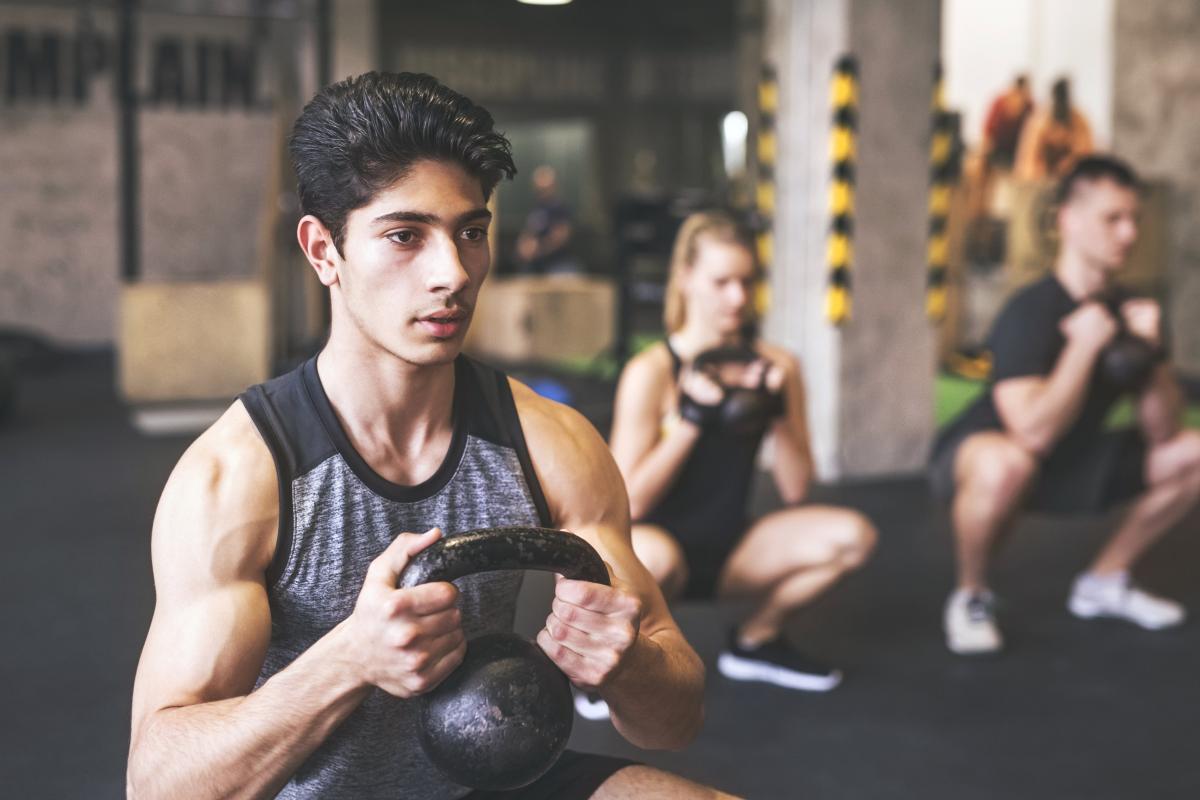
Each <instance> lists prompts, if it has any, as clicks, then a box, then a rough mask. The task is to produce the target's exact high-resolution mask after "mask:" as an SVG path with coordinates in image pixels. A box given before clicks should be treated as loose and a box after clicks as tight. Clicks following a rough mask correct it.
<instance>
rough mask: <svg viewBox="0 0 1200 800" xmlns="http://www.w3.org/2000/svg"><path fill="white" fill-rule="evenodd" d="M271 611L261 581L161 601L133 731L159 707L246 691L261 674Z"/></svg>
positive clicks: (141, 671)
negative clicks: (164, 601) (165, 601)
mask: <svg viewBox="0 0 1200 800" xmlns="http://www.w3.org/2000/svg"><path fill="white" fill-rule="evenodd" d="M270 636H271V614H270V609H269V607H268V603H267V594H266V589H265V588H264V586H263V585H262V584H261V583H255V582H252V581H241V580H239V581H235V582H232V583H229V584H226V585H223V586H218V587H213V588H212V589H211V590H210V591H206V592H204V593H202V594H200V595H198V596H194V597H188V598H178V599H176V600H173V601H171V602H167V603H160V604H159V607H158V608H157V609H155V612H154V619H153V621H152V622H151V624H150V633H149V634H148V636H147V637H146V645H145V647H144V648H143V650H142V658H141V662H140V663H139V665H138V675H137V681H136V684H135V691H134V726H135V729H136V727H137V725H138V724H139V722H140V720H141V719H143V718H144V717H145V716H147V715H149V714H153V713H154V712H156V711H159V710H162V709H164V708H173V707H179V706H189V705H195V704H198V703H207V702H211V701H214V700H224V699H227V698H230V697H238V696H242V695H246V694H249V693H250V691H251V690H252V689H253V688H254V684H255V681H256V680H257V678H258V674H259V672H260V670H261V669H262V663H263V659H264V657H265V655H266V651H267V645H268V643H269V641H270Z"/></svg>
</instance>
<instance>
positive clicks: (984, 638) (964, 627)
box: [942, 589, 1004, 656]
mask: <svg viewBox="0 0 1200 800" xmlns="http://www.w3.org/2000/svg"><path fill="white" fill-rule="evenodd" d="M942 623H943V625H944V627H945V631H946V647H948V648H950V651H951V652H954V653H957V654H958V655H960V656H976V655H984V654H988V653H998V652H999V651H1000V650H1001V649H1002V648H1003V647H1004V639H1003V637H1001V635H1000V628H999V626H998V625H996V597H995V595H993V594H992V593H991V592H989V591H987V590H986V589H985V590H982V591H972V590H970V589H958V590H956V591H955V592H954V593H953V594H951V595H950V597H949V599H947V600H946V610H945V612H944V613H943V616H942Z"/></svg>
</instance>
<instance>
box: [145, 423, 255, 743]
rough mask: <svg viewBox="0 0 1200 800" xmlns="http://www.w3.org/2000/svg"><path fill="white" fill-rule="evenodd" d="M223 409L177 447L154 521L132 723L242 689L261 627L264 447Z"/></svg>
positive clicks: (249, 684)
mask: <svg viewBox="0 0 1200 800" xmlns="http://www.w3.org/2000/svg"><path fill="white" fill-rule="evenodd" d="M248 424H249V420H248V418H245V417H244V412H241V411H240V410H239V409H236V408H235V409H232V410H231V412H229V413H228V414H227V415H226V416H225V417H223V418H222V420H221V421H219V422H218V423H217V424H216V425H215V426H214V428H213V429H210V430H209V431H208V432H206V433H205V434H204V435H203V436H201V438H200V439H199V440H197V442H196V443H194V444H193V445H192V447H191V448H189V450H188V452H187V453H185V454H184V456H183V458H182V459H181V460H180V463H179V464H178V465H177V466H176V468H175V470H174V472H172V474H171V477H170V479H169V480H168V481H167V485H166V487H165V489H164V490H163V495H162V498H161V500H160V501H159V506H158V510H157V512H156V514H155V519H154V530H153V535H152V542H151V556H152V558H151V560H152V563H153V569H154V586H155V592H156V595H157V596H156V602H155V610H154V618H153V619H152V621H151V624H150V631H149V633H148V635H147V637H146V644H145V647H144V648H143V651H142V659H141V662H140V663H139V665H138V676H137V681H136V684H135V691H134V714H135V717H134V725H135V730H136V729H137V728H136V726H137V725H138V724H139V722H140V720H141V718H142V717H144V716H145V715H148V714H152V713H153V712H155V711H157V710H159V709H162V708H167V707H172V706H180V705H192V704H195V703H200V702H207V701H210V700H219V699H225V698H228V697H235V696H238V695H242V694H246V693H248V692H249V691H250V690H251V689H253V687H254V681H255V679H256V678H257V676H258V672H259V670H260V668H261V666H262V661H263V658H264V655H265V653H266V647H267V644H268V642H269V640H270V634H271V614H270V608H269V605H268V602H267V592H266V585H265V574H266V569H267V565H268V564H269V563H270V560H271V557H272V554H273V551H274V544H275V532H276V530H277V528H278V520H279V506H278V497H277V494H276V488H275V477H274V466H273V463H272V462H271V460H270V454H269V453H268V452H267V451H266V449H265V446H264V445H262V443H261V440H259V439H257V438H256V436H255V435H254V434H253V433H252V432H248V431H247V430H246V429H245V426H246V425H248Z"/></svg>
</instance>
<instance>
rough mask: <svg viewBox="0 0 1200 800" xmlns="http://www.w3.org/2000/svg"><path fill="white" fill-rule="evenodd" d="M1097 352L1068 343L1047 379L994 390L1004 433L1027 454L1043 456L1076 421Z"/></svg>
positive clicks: (1000, 385) (998, 386)
mask: <svg viewBox="0 0 1200 800" xmlns="http://www.w3.org/2000/svg"><path fill="white" fill-rule="evenodd" d="M1096 355H1097V350H1096V349H1095V348H1093V347H1090V346H1087V345H1085V344H1082V343H1079V342H1075V341H1070V340H1068V342H1067V345H1066V347H1064V348H1063V351H1062V353H1061V355H1059V357H1058V361H1057V362H1056V363H1055V365H1054V369H1053V371H1052V372H1051V373H1050V375H1048V376H1047V377H1044V378H1043V377H1023V378H1009V379H1007V380H1002V381H1000V382H999V383H997V384H996V386H995V388H994V389H993V391H994V393H995V395H994V396H995V400H996V410H997V411H998V412H999V414H1000V419H1001V421H1002V422H1003V423H1004V427H1005V429H1006V430H1007V431H1008V432H1009V433H1010V434H1011V435H1012V436H1013V437H1014V438H1016V440H1017V442H1018V443H1020V444H1021V446H1022V447H1024V448H1025V449H1026V450H1028V451H1029V452H1031V453H1036V454H1038V455H1045V454H1046V453H1048V452H1049V451H1050V450H1051V449H1052V448H1053V447H1054V443H1055V442H1057V441H1058V439H1059V437H1060V436H1062V434H1063V433H1064V432H1065V431H1066V430H1067V429H1068V428H1069V427H1070V426H1071V425H1072V424H1073V423H1074V422H1075V420H1076V419H1077V418H1078V417H1079V412H1080V410H1081V409H1082V408H1083V403H1084V400H1085V398H1086V396H1087V387H1088V382H1089V381H1090V380H1091V375H1092V368H1093V366H1094V365H1095V363H1096Z"/></svg>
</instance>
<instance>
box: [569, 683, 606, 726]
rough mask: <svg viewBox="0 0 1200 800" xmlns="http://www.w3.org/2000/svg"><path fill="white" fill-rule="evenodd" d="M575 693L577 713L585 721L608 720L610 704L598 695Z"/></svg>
mask: <svg viewBox="0 0 1200 800" xmlns="http://www.w3.org/2000/svg"><path fill="white" fill-rule="evenodd" d="M574 692H575V712H576V713H577V714H579V716H581V717H583V718H584V719H589V720H592V721H593V722H595V721H597V720H601V719H608V717H609V712H608V703H606V702H604V700H603V699H602V698H601V697H600V695H598V694H592V693H590V692H581V691H578V690H574Z"/></svg>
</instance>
